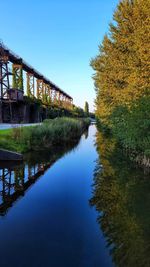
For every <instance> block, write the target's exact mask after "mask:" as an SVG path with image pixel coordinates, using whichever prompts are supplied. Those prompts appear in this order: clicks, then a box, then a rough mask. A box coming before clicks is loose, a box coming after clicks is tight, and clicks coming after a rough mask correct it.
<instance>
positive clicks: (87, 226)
mask: <svg viewBox="0 0 150 267" xmlns="http://www.w3.org/2000/svg"><path fill="white" fill-rule="evenodd" d="M95 135H96V136H95ZM95 143H96V146H95ZM0 193H1V195H0V267H5V266H6V267H112V266H121V267H148V266H150V177H149V174H148V173H145V174H144V173H143V171H142V170H139V169H137V168H135V166H133V164H131V163H130V162H128V161H127V160H126V159H125V157H124V156H123V155H122V153H121V152H120V151H119V150H117V149H116V148H115V144H114V142H113V140H110V139H107V138H104V137H103V135H102V134H101V133H99V134H98V133H96V128H95V126H90V128H89V133H85V134H84V135H83V136H82V138H81V140H80V142H79V143H78V144H74V145H71V146H70V147H65V148H64V147H61V148H60V149H59V150H58V149H57V150H55V151H54V150H53V151H47V152H44V153H43V152H40V153H34V154H29V155H26V160H25V163H23V164H22V165H20V166H14V164H12V165H10V166H9V168H8V167H7V166H4V164H3V166H2V163H0Z"/></svg>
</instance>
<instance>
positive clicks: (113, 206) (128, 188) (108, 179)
mask: <svg viewBox="0 0 150 267" xmlns="http://www.w3.org/2000/svg"><path fill="white" fill-rule="evenodd" d="M96 147H97V151H98V153H99V160H98V161H97V166H96V170H95V175H94V185H93V198H92V199H91V204H92V205H94V206H95V207H96V209H97V211H98V214H99V215H98V223H99V225H100V227H101V229H102V230H103V232H104V235H105V237H106V240H107V244H108V247H109V250H110V253H111V255H112V258H113V261H114V263H115V266H120V267H149V266H150V179H149V178H150V177H149V174H148V173H147V174H144V173H143V170H140V169H139V168H136V166H133V164H132V163H131V162H130V161H128V160H127V159H126V158H125V156H123V154H122V152H121V150H119V148H116V145H115V143H114V141H113V140H112V139H110V138H109V139H108V138H106V137H104V136H103V134H102V133H97V138H96Z"/></svg>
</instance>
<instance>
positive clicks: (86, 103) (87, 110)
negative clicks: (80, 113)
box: [84, 101, 89, 117]
mask: <svg viewBox="0 0 150 267" xmlns="http://www.w3.org/2000/svg"><path fill="white" fill-rule="evenodd" d="M84 112H85V114H86V116H87V117H88V116H89V104H88V102H87V101H86V102H85V107H84Z"/></svg>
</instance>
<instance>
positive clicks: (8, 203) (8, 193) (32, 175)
mask: <svg viewBox="0 0 150 267" xmlns="http://www.w3.org/2000/svg"><path fill="white" fill-rule="evenodd" d="M85 134H86V135H87V133H86V132H85ZM79 142H80V140H78V141H77V140H76V141H74V142H73V143H71V144H70V145H67V146H61V147H55V148H53V150H51V151H49V150H47V151H40V153H39V152H32V153H28V154H26V155H25V156H24V162H23V163H21V164H20V163H16V162H13V161H12V162H10V161H9V162H4V161H0V216H5V215H6V213H7V211H8V210H9V208H10V207H12V205H13V203H14V202H15V201H16V200H17V199H19V198H20V197H23V196H24V195H25V192H26V191H27V189H28V188H30V187H31V186H32V185H33V184H34V183H35V182H36V181H37V180H38V179H39V178H40V177H41V175H43V174H44V173H45V172H46V170H47V169H49V168H51V166H52V165H53V164H54V163H55V162H56V161H57V160H58V159H60V158H61V157H63V156H64V155H65V154H67V153H68V152H69V151H71V150H72V149H74V148H75V147H76V146H77V145H78V144H79Z"/></svg>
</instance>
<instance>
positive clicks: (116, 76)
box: [91, 0, 150, 149]
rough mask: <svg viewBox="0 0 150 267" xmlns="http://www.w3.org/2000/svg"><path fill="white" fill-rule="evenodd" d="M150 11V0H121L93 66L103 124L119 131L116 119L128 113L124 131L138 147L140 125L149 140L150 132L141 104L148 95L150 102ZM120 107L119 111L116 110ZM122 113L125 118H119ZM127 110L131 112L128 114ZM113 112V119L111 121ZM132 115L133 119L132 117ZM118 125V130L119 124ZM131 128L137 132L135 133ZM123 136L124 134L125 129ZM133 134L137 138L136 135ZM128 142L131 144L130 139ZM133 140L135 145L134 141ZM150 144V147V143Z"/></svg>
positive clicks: (97, 101) (97, 104)
mask: <svg viewBox="0 0 150 267" xmlns="http://www.w3.org/2000/svg"><path fill="white" fill-rule="evenodd" d="M149 14H150V0H122V1H120V3H119V4H118V7H117V9H116V11H115V13H114V16H113V19H114V23H112V24H110V30H109V34H108V35H106V36H105V37H104V40H103V42H102V45H100V47H99V54H98V56H97V57H96V58H95V59H93V60H92V61H91V66H92V67H93V69H94V70H95V74H94V77H93V78H94V81H95V87H96V95H97V97H96V107H97V109H96V115H97V117H98V118H99V119H100V120H101V123H103V124H105V125H107V126H109V127H110V128H111V127H113V130H114V131H115V125H116V124H115V123H116V121H117V120H119V119H122V114H123V113H124V112H125V114H124V120H128V119H129V122H128V121H126V124H127V125H126V127H125V128H124V131H126V137H127V138H128V139H130V137H131V135H132V142H133V139H134V146H135V147H136V144H137V142H139V141H138V138H137V137H138V136H137V135H136V133H137V132H138V129H139V128H143V129H144V130H143V133H144V134H145V135H146V136H145V138H147V139H148V136H147V134H148V132H146V131H148V129H149V128H147V126H146V124H147V122H145V120H146V121H147V120H148V116H147V113H146V110H145V107H144V105H143V106H142V104H141V103H142V101H143V100H140V98H143V97H144V101H147V102H148V103H147V104H146V105H147V107H148V105H150V98H149V96H150V54H149V51H150V16H149ZM145 98H147V100H146V99H145ZM135 102H136V105H135ZM116 109H117V110H118V113H116ZM136 109H137V113H138V115H139V116H140V119H139V120H138V123H137V124H135V123H134V120H135V117H134V115H135V114H136V111H135V110H136ZM132 110H134V112H132ZM119 112H121V113H120V115H121V117H119ZM126 113H127V114H130V115H129V116H126ZM112 114H113V120H111V118H112ZM115 114H116V115H117V117H116V119H115V118H114V116H115ZM132 114H133V119H131V117H132ZM145 116H146V117H145ZM136 119H137V118H136ZM131 121H132V123H133V127H131V128H132V129H131V128H130V134H129V136H130V137H129V136H128V134H127V131H128V124H130V126H131ZM139 123H140V124H139ZM124 125H125V124H124ZM116 127H117V128H116V130H118V124H117V125H116ZM131 131H133V133H132V134H131ZM122 135H123V136H124V132H123V130H122ZM133 135H135V136H136V138H133ZM123 136H122V138H123ZM126 137H125V138H126ZM123 142H124V141H123ZM140 142H143V141H140ZM125 143H126V145H127V142H125ZM129 143H130V144H131V142H129ZM129 143H128V144H129ZM130 144H129V145H130ZM140 146H141V145H140ZM148 146H149V149H150V143H148ZM131 147H132V146H131ZM137 147H139V144H138V145H137Z"/></svg>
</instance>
